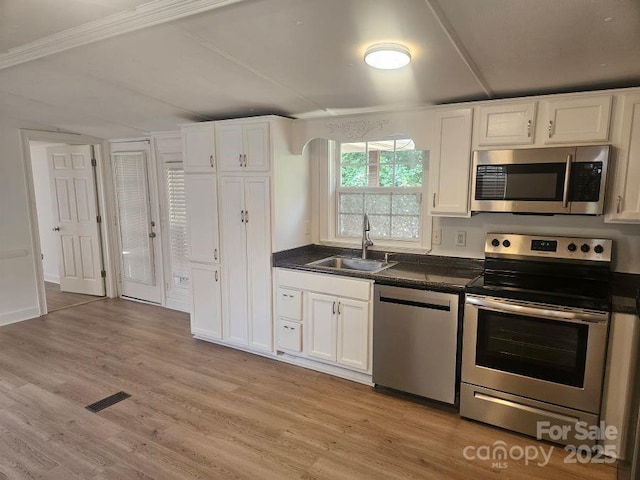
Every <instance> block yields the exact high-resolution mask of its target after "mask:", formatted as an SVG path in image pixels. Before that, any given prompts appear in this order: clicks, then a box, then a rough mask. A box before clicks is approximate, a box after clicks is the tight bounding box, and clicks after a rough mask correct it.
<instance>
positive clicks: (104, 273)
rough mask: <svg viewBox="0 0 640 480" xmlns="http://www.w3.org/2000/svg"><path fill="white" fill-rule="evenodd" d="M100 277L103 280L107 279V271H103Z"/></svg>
mask: <svg viewBox="0 0 640 480" xmlns="http://www.w3.org/2000/svg"><path fill="white" fill-rule="evenodd" d="M100 276H101V277H102V278H106V277H107V271H106V270H102V271H101V272H100Z"/></svg>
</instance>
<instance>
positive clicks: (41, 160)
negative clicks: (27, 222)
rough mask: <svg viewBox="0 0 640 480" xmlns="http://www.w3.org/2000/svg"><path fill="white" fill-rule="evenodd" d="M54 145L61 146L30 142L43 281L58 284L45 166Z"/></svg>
mask: <svg viewBox="0 0 640 480" xmlns="http://www.w3.org/2000/svg"><path fill="white" fill-rule="evenodd" d="M54 145H61V144H53V143H45V142H31V168H32V170H33V186H34V191H35V196H36V208H37V210H38V230H39V232H40V249H41V250H42V254H43V256H44V258H43V259H42V269H43V272H44V279H45V281H46V282H53V283H60V270H59V250H58V235H57V234H56V233H55V232H54V231H53V230H52V228H53V227H54V226H55V219H54V216H53V208H52V207H51V183H50V178H49V168H48V165H47V147H51V146H54Z"/></svg>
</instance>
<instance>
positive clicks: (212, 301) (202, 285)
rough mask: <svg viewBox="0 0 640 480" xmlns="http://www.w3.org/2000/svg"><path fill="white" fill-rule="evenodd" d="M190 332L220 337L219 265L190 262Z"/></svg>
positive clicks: (214, 337) (215, 337)
mask: <svg viewBox="0 0 640 480" xmlns="http://www.w3.org/2000/svg"><path fill="white" fill-rule="evenodd" d="M190 270H191V276H190V281H191V292H192V295H193V301H192V302H191V333H192V334H194V335H197V336H201V337H205V338H211V339H215V340H220V339H222V301H221V300H222V293H221V289H220V267H219V266H217V265H208V264H199V263H192V264H191V269H190Z"/></svg>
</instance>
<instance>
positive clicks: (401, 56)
mask: <svg viewBox="0 0 640 480" xmlns="http://www.w3.org/2000/svg"><path fill="white" fill-rule="evenodd" d="M364 61H365V62H366V64H367V65H369V66H370V67H373V68H379V69H381V70H394V69H396V68H402V67H404V66H405V65H408V64H409V62H411V53H410V52H409V49H408V48H407V47H405V46H404V45H400V44H399V43H377V44H375V45H371V46H370V47H369V48H367V51H366V52H365V53H364Z"/></svg>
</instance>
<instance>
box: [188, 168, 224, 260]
mask: <svg viewBox="0 0 640 480" xmlns="http://www.w3.org/2000/svg"><path fill="white" fill-rule="evenodd" d="M185 191H186V204H187V245H188V250H187V251H188V254H187V255H188V257H189V260H190V261H192V262H204V263H218V262H219V261H220V246H219V245H220V242H219V236H218V194H217V187H216V176H215V175H213V174H206V173H198V174H189V175H186V176H185Z"/></svg>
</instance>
